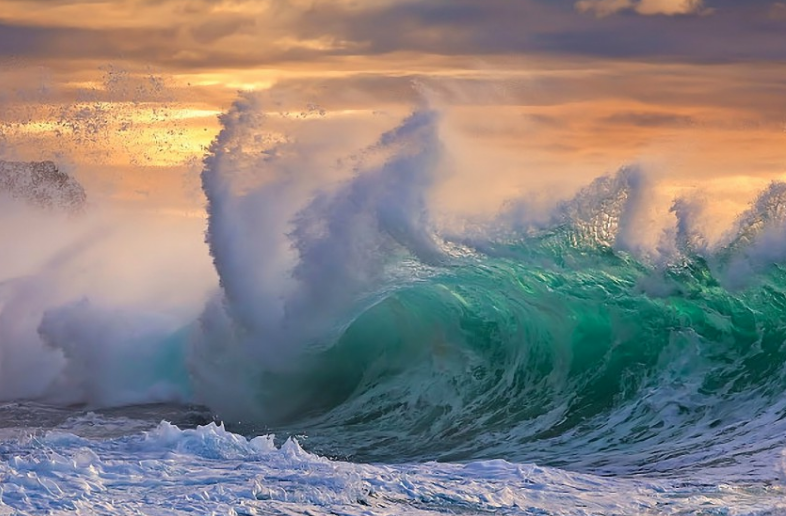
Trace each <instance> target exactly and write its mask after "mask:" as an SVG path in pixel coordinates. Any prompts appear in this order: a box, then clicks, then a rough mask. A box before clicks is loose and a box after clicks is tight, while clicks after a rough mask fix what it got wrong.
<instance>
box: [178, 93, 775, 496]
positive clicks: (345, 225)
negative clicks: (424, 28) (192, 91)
mask: <svg viewBox="0 0 786 516" xmlns="http://www.w3.org/2000/svg"><path fill="white" fill-rule="evenodd" d="M255 109H256V107H255V106H254V105H253V99H243V100H242V101H241V102H239V103H237V104H236V105H235V106H234V108H233V110H232V111H230V112H229V113H228V114H227V115H226V116H225V117H224V119H223V120H222V122H223V123H224V125H225V130H224V131H222V134H221V135H219V138H218V140H217V141H216V143H215V144H214V147H213V149H212V155H211V156H210V157H209V158H208V160H207V161H206V167H205V170H204V172H203V184H204V188H205V193H206V195H207V197H208V202H209V205H208V208H209V210H208V211H209V215H210V219H209V227H208V243H209V244H210V247H211V254H212V255H213V257H214V261H215V264H216V269H217V271H218V273H219V276H220V277H221V285H222V296H221V298H219V299H217V300H216V301H214V302H212V303H210V304H209V305H208V307H207V308H206V309H205V312H204V314H203V315H202V318H201V331H202V334H201V336H200V340H197V341H196V342H195V343H194V345H193V346H192V355H193V356H192V367H191V370H192V375H193V377H194V379H195V381H194V385H195V388H196V390H197V396H198V397H199V398H200V399H203V400H204V401H205V402H206V403H208V405H210V406H211V407H212V408H213V409H214V410H216V411H217V412H218V413H219V414H221V415H223V416H225V419H226V420H227V421H239V422H240V424H241V426H247V427H248V426H250V430H249V431H257V432H259V431H262V432H267V431H269V430H273V431H275V432H277V433H278V434H279V435H280V434H281V433H282V432H283V433H285V434H286V433H291V434H298V435H303V434H305V436H306V438H305V440H304V441H303V442H304V444H305V445H306V446H308V447H309V448H310V449H313V450H315V451H317V452H319V453H324V454H328V455H332V456H340V457H349V458H352V459H357V460H374V461H396V462H400V461H408V460H417V461H423V460H431V459H438V460H469V459H488V458H498V457H499V458H505V459H506V460H511V461H532V462H536V463H538V464H544V465H552V466H559V467H563V468H567V469H572V470H579V471H589V472H593V473H603V474H631V473H650V474H652V473H658V472H663V473H668V474H669V475H674V474H676V473H678V472H680V471H685V472H687V471H691V472H693V474H694V475H695V473H696V471H702V472H714V473H713V474H715V473H718V472H720V471H723V472H724V478H732V477H734V476H735V475H741V476H742V477H743V478H744V479H745V480H746V481H751V480H753V479H755V478H756V479H772V478H774V477H775V476H776V475H777V474H778V473H777V472H776V471H775V469H774V466H773V464H774V463H775V462H776V460H777V459H776V456H777V454H778V453H779V450H780V449H781V448H782V447H783V439H782V435H783V432H784V430H786V401H785V400H786V396H784V394H785V393H786V371H785V370H784V363H785V361H786V360H785V359H786V347H784V342H785V341H786V326H784V325H783V323H782V320H783V313H784V308H786V272H785V271H784V270H783V268H782V267H781V265H780V264H781V263H783V262H784V258H786V245H783V244H782V243H781V242H783V241H784V239H783V238H782V235H783V230H784V218H785V217H784V216H783V215H784V212H786V210H784V206H786V203H784V192H785V191H786V189H784V188H783V186H782V185H780V184H777V183H776V184H773V185H772V186H771V187H770V188H769V189H768V190H766V191H765V192H763V193H762V195H761V196H760V198H759V199H758V201H757V202H756V203H755V204H754V205H753V206H752V208H751V210H750V211H749V212H748V213H746V214H743V215H742V216H741V217H740V219H739V221H738V224H737V226H738V227H737V228H736V229H735V231H733V232H731V233H730V236H729V237H727V238H726V239H725V240H724V241H723V242H721V243H720V244H719V245H717V246H709V245H708V244H707V243H706V239H705V238H703V236H702V235H701V233H700V232H699V231H697V229H696V227H695V226H696V224H695V222H694V220H693V217H694V215H695V213H694V212H695V207H694V206H693V205H692V204H691V203H689V202H687V201H684V200H678V201H677V202H676V203H675V205H674V208H673V210H672V211H673V212H674V214H675V216H676V218H677V224H676V227H675V229H674V230H673V231H671V232H670V233H667V234H665V235H664V243H663V244H662V245H660V246H659V252H658V254H657V255H652V254H649V255H648V254H646V253H642V252H641V250H640V249H639V248H637V247H636V245H635V236H636V235H635V234H636V231H637V228H636V227H635V224H634V222H633V221H634V220H635V216H636V213H635V212H636V210H637V208H638V205H639V203H640V201H641V199H642V197H643V196H644V195H645V194H646V185H645V184H644V181H643V179H642V176H641V174H639V173H638V172H636V171H635V170H632V169H623V170H622V171H621V172H620V173H618V174H617V175H616V176H614V177H607V178H601V179H599V180H596V181H595V182H593V183H592V184H591V185H589V186H588V187H587V188H585V189H584V190H582V191H581V192H579V194H578V195H577V196H576V197H575V198H574V199H573V200H571V201H569V202H565V203H563V204H561V205H560V206H559V207H558V208H557V209H556V210H555V211H554V213H553V214H552V216H551V219H550V221H549V222H548V223H547V224H541V225H540V226H538V227H533V226H531V227H529V228H528V229H527V230H515V229H513V228H514V227H516V226H515V225H509V227H506V228H500V227H499V226H500V225H502V224H503V223H502V222H501V221H498V225H497V227H495V228H494V230H493V231H489V232H487V234H494V235H496V236H494V237H488V236H485V237H472V238H470V237H467V236H464V237H446V236H444V235H441V234H440V232H439V230H438V229H436V226H435V225H434V224H433V223H432V222H431V220H430V217H429V213H428V201H427V195H426V193H427V191H428V189H429V188H430V187H431V185H433V184H434V183H435V182H436V180H437V178H438V176H439V163H440V153H441V148H440V145H439V140H438V137H437V130H436V127H437V121H438V117H437V116H436V114H434V113H432V112H429V111H423V112H417V113H415V114H414V115H412V116H411V117H410V118H409V119H407V120H406V121H405V122H404V123H403V124H402V125H401V126H400V127H399V128H397V129H395V130H393V131H391V132H389V133H387V134H386V135H384V136H383V137H382V138H381V139H380V141H379V143H378V144H377V145H376V146H374V147H373V148H371V149H369V150H368V151H367V153H366V154H367V158H368V156H371V158H368V159H367V162H368V163H367V164H361V165H360V166H359V167H358V169H357V170H355V171H354V172H355V175H354V176H353V177H352V178H351V179H350V180H348V181H346V182H344V183H342V184H341V185H340V186H338V187H336V188H334V189H333V190H324V191H319V192H317V193H314V192H313V191H312V192H306V191H303V190H302V185H303V184H304V180H303V178H302V177H299V176H298V174H299V173H298V171H299V170H302V169H303V167H301V166H298V165H299V163H297V162H292V160H297V159H302V158H301V157H302V156H304V155H306V153H304V152H297V150H298V149H297V144H296V143H293V142H291V141H287V142H284V143H281V142H274V143H273V144H271V148H266V149H264V152H261V153H254V154H253V156H255V157H254V158H253V159H252V160H251V161H247V160H248V159H250V158H249V156H252V155H251V154H248V153H245V152H244V151H243V149H244V148H245V147H244V146H243V145H230V143H233V142H235V143H236V141H237V140H240V141H241V142H243V141H245V140H250V141H253V142H255V143H256V142H258V141H260V140H259V138H254V137H255V135H257V134H258V131H259V130H260V127H259V126H260V125H264V121H263V120H261V119H256V118H254V117H251V116H250V115H249V113H253V112H254V110H255ZM238 149H240V150H238ZM260 155H261V156H263V158H262V159H260V158H259V156H260ZM238 169H241V171H242V170H252V171H257V170H260V169H262V170H264V171H266V172H267V173H268V174H271V176H268V177H267V178H266V179H265V181H264V182H263V183H262V184H261V185H257V186H252V187H248V185H247V184H245V183H244V184H243V185H242V186H243V188H242V189H241V188H239V185H238V184H237V183H235V182H234V176H233V174H235V173H236V172H237V170H238ZM304 202H305V204H306V207H305V208H298V206H302V204H303V203H304ZM254 210H257V211H258V213H255V212H254ZM262 221H263V222H265V224H260V222H262ZM501 229H502V230H501ZM500 234H501V235H503V236H499V235H500ZM238 236H240V237H241V238H238ZM282 237H283V238H282ZM293 264H294V265H293ZM260 425H262V426H260ZM247 429H248V428H247Z"/></svg>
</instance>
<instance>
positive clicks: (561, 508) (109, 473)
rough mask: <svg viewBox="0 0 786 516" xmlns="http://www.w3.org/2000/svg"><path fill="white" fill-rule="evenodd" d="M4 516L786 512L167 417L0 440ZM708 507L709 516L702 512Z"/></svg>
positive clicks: (719, 491)
mask: <svg viewBox="0 0 786 516" xmlns="http://www.w3.org/2000/svg"><path fill="white" fill-rule="evenodd" d="M1 444H2V448H3V450H4V453H3V459H2V461H1V462H0V478H2V487H1V488H0V500H2V502H1V503H0V514H42V513H49V514H65V513H75V514H91V515H100V514H107V515H109V514H112V515H131V514H140V513H141V514H150V515H158V514H161V515H163V514H166V515H173V514H174V515H181V514H183V515H185V514H237V515H239V514H258V515H262V514H265V515H266V514H312V515H321V514H347V515H372V514H373V515H397V514H401V515H411V514H415V515H419V514H424V515H425V514H445V513H451V514H452V513H468V514H478V513H501V514H540V515H546V514H553V515H596V514H618V515H642V514H652V515H654V514H694V513H701V514H733V515H764V514H781V513H782V511H786V501H784V500H786V498H784V494H786V493H785V492H784V489H783V488H781V487H772V486H771V487H767V488H747V487H745V486H738V485H726V484H724V485H716V486H713V485H703V486H691V485H689V484H686V483H685V482H684V481H680V482H676V481H675V482H669V481H663V480H659V481H649V480H645V479H641V478H616V479H615V478H608V477H595V476H592V475H583V474H577V473H571V472H568V471H563V470H559V469H554V468H545V467H539V466H536V465H532V464H513V463H509V462H506V461H504V460H490V461H482V462H474V463H469V464H438V463H427V464H403V465H374V464H353V463H347V462H339V461H331V460H328V459H326V458H324V457H319V456H317V455H314V454H311V453H308V452H306V451H304V450H303V449H302V448H301V447H300V445H299V444H298V443H297V441H295V440H288V441H286V443H284V445H283V446H281V447H280V448H277V447H276V446H274V444H273V439H272V437H271V436H262V437H256V438H253V439H251V440H248V439H246V438H244V437H242V436H239V435H236V434H233V433H231V432H228V431H227V430H226V429H225V428H223V427H222V426H217V425H215V424H210V425H207V426H203V427H198V428H196V429H187V430H181V429H179V428H177V427H176V426H173V425H171V424H169V423H165V422H162V423H161V424H160V425H159V426H158V427H157V428H156V429H154V430H152V431H150V432H147V433H144V434H141V435H136V436H131V437H124V438H118V439H109V440H87V439H82V438H78V437H76V436H73V435H71V436H69V435H68V434H64V433H62V432H59V433H50V434H48V435H46V436H45V437H43V438H41V439H31V440H26V441H13V442H4V443H1ZM700 511H701V512H700Z"/></svg>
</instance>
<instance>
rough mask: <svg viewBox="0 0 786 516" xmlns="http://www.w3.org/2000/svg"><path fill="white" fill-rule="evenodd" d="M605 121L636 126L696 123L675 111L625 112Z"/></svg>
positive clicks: (667, 125) (669, 125)
mask: <svg viewBox="0 0 786 516" xmlns="http://www.w3.org/2000/svg"><path fill="white" fill-rule="evenodd" d="M602 121H603V122H605V123H608V124H614V125H630V126H636V127H649V128H655V127H690V126H694V125H696V120H695V119H694V118H693V117H690V116H686V115H679V114H674V113H657V112H625V113H615V114H613V115H610V116H607V117H605V118H604V119H603V120H602Z"/></svg>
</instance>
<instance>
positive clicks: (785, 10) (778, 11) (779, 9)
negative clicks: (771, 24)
mask: <svg viewBox="0 0 786 516" xmlns="http://www.w3.org/2000/svg"><path fill="white" fill-rule="evenodd" d="M769 17H770V19H772V20H782V21H786V2H775V3H774V4H772V6H771V7H770V12H769Z"/></svg>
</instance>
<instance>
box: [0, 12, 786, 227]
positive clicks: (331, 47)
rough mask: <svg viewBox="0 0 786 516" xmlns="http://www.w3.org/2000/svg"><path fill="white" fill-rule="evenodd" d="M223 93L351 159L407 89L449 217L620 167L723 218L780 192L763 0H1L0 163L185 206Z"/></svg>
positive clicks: (779, 143) (785, 80) (399, 112)
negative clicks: (248, 95)
mask: <svg viewBox="0 0 786 516" xmlns="http://www.w3.org/2000/svg"><path fill="white" fill-rule="evenodd" d="M238 90H257V91H260V92H262V93H263V94H264V95H266V97H267V98H268V99H269V103H270V106H271V108H270V109H271V111H277V112H303V113H307V112H312V111H313V110H314V109H317V110H319V111H320V112H324V113H327V114H328V115H329V116H336V117H347V118H348V119H352V120H354V121H355V122H356V123H355V125H354V126H353V127H355V129H347V131H348V134H351V135H352V138H355V137H357V141H358V145H360V143H361V141H362V140H363V138H362V137H361V136H358V135H361V134H362V133H363V128H364V127H366V128H368V131H367V132H371V133H373V132H375V131H381V130H384V128H385V127H386V126H388V127H393V126H395V124H396V120H398V119H400V118H401V117H402V116H404V115H405V114H406V112H407V111H408V110H411V109H412V108H413V106H416V105H417V104H418V102H419V98H420V97H422V96H423V95H424V91H427V92H428V96H429V98H430V99H432V102H434V103H436V104H438V105H439V106H440V109H442V110H443V111H444V113H445V114H444V124H445V129H444V138H445V143H446V148H447V149H448V152H449V153H450V154H451V156H452V158H453V162H454V163H456V164H457V165H456V172H455V174H454V176H453V177H452V179H451V180H450V181H448V182H447V184H446V185H445V192H444V196H445V198H448V199H451V202H452V203H453V204H455V205H461V206H463V207H465V208H466V210H467V211H479V210H483V209H488V207H489V206H494V205H499V203H500V202H502V201H503V200H505V199H510V198H515V197H516V196H519V195H525V194H533V193H536V192H540V191H559V192H565V193H568V192H569V191H570V190H571V189H575V188H577V185H579V184H581V183H582V182H586V181H588V180H590V179H592V178H593V177H597V176H599V175H602V174H606V173H611V172H614V171H615V170H616V169H618V168H619V167H620V166H623V165H626V164H638V165H640V166H642V167H644V168H645V169H646V170H648V171H650V172H649V173H650V174H651V175H652V176H653V177H654V178H655V179H656V182H657V183H658V185H659V187H660V191H661V193H662V194H663V195H666V196H669V195H671V196H673V195H677V194H678V193H680V192H684V191H696V192H697V193H698V194H700V195H708V196H710V197H711V198H712V199H713V200H714V201H713V202H714V203H715V205H716V206H717V207H718V210H719V212H722V213H729V214H731V213H734V212H735V210H739V209H740V206H743V205H744V204H745V203H747V202H749V201H750V200H751V198H752V197H753V196H754V195H755V194H756V192H757V191H758V190H760V189H761V188H762V187H763V186H765V185H766V184H767V183H768V182H769V181H772V180H775V179H786V2H782V1H773V0H578V1H577V0H548V1H547V0H364V1H361V0H332V1H331V0H323V1H316V0H290V1H281V0H279V1H276V0H81V1H80V0H0V109H2V111H0V131H2V132H0V153H4V154H5V155H6V156H7V157H8V156H10V157H20V158H28V159H37V158H44V157H49V156H55V157H60V158H61V159H63V160H65V161H69V162H79V163H77V164H76V165H73V168H75V169H79V168H80V167H84V169H85V170H87V169H91V170H93V172H91V173H89V174H88V173H86V172H84V171H83V172H81V173H82V175H83V177H85V178H86V181H88V182H92V183H95V184H99V183H101V181H102V180H104V181H105V182H111V183H112V184H113V185H114V192H115V195H117V196H120V197H123V196H124V197H125V198H129V199H148V200H149V199H155V200H156V201H157V202H164V203H172V204H178V203H179V204H184V203H185V204H187V203H189V202H192V203H195V205H198V204H199V202H200V201H199V196H198V193H197V194H195V193H194V191H195V190H197V191H198V188H196V189H195V188H194V187H193V185H191V186H188V185H187V183H188V177H193V176H194V170H195V169H197V170H198V168H199V159H200V157H201V153H203V152H204V147H205V146H206V145H207V144H208V143H209V142H210V140H211V139H212V137H213V136H214V135H215V134H216V132H217V130H218V123H217V121H216V116H217V114H218V113H220V112H222V111H223V110H225V109H227V108H228V106H229V105H230V104H231V102H232V101H233V99H234V98H235V97H236V96H237V92H238ZM348 127H349V124H348ZM118 135H120V136H118ZM347 138H349V136H348V137H347ZM75 149H78V151H75ZM75 155H76V156H78V157H74V156H75ZM64 156H71V157H70V158H65V157H64ZM82 162H85V163H87V164H83V163H82ZM88 162H89V163H88ZM88 165H89V166H88ZM110 165H111V167H110ZM109 168H113V169H115V170H120V171H122V172H114V173H113V175H112V174H110V173H109V172H107V170H108V169H109ZM174 171H178V172H176V173H175V172H174ZM189 174H191V175H190V176H189ZM110 175H111V176H112V179H111V181H110V179H108V178H109V176H110ZM481 181H482V183H481ZM479 184H482V186H483V187H482V188H478V185H479ZM184 185H185V186H184ZM729 216H731V215H729Z"/></svg>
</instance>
